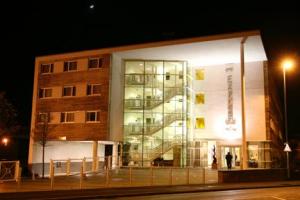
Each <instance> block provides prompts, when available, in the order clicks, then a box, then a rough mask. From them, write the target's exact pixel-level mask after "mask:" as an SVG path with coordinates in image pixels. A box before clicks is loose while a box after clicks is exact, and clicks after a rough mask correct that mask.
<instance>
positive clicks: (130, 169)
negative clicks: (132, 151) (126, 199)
mask: <svg viewBox="0 0 300 200" xmlns="http://www.w3.org/2000/svg"><path fill="white" fill-rule="evenodd" d="M129 184H130V186H131V185H132V167H129Z"/></svg>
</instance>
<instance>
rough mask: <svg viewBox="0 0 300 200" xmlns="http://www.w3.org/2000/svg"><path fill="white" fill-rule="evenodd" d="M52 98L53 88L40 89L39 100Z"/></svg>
mask: <svg viewBox="0 0 300 200" xmlns="http://www.w3.org/2000/svg"><path fill="white" fill-rule="evenodd" d="M48 97H52V88H40V90H39V98H48Z"/></svg>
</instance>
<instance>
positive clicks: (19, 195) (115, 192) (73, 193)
mask: <svg viewBox="0 0 300 200" xmlns="http://www.w3.org/2000/svg"><path fill="white" fill-rule="evenodd" d="M5 184H6V183H5ZM2 186H3V183H2V184H0V188H1V192H2V193H1V194H0V195H1V199H23V200H24V199H92V198H93V199H94V198H113V197H130V196H147V195H157V194H176V193H196V192H210V191H224V190H241V189H258V188H274V187H293V186H300V181H276V182H251V183H230V184H229V183H227V184H209V185H174V186H144V187H118V188H117V187H113V188H94V189H84V190H80V189H73V190H70V189H67V190H63V189H62V188H60V189H59V190H54V191H49V189H48V191H45V188H41V190H40V191H29V190H27V191H19V192H16V190H15V191H11V190H10V191H9V190H7V191H5V190H3V189H4V188H3V187H2ZM33 187H38V185H35V186H33Z"/></svg>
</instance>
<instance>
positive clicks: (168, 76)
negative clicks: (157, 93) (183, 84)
mask: <svg viewBox="0 0 300 200" xmlns="http://www.w3.org/2000/svg"><path fill="white" fill-rule="evenodd" d="M168 80H170V72H166V81H168Z"/></svg>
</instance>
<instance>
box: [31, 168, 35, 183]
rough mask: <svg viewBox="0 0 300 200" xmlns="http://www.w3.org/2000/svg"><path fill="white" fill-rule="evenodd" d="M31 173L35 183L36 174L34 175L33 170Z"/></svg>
mask: <svg viewBox="0 0 300 200" xmlns="http://www.w3.org/2000/svg"><path fill="white" fill-rule="evenodd" d="M31 173H32V177H31V178H32V180H33V181H35V174H34V170H31Z"/></svg>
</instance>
